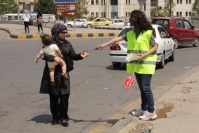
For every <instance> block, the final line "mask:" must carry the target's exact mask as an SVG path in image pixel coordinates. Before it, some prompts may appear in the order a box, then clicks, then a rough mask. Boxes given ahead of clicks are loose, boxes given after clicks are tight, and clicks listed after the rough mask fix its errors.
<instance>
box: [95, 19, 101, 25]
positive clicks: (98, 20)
mask: <svg viewBox="0 0 199 133" xmlns="http://www.w3.org/2000/svg"><path fill="white" fill-rule="evenodd" d="M99 22H100V19H99V18H98V19H96V20H95V21H94V26H99Z"/></svg>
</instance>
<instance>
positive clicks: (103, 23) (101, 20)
mask: <svg viewBox="0 0 199 133" xmlns="http://www.w3.org/2000/svg"><path fill="white" fill-rule="evenodd" d="M106 24H107V23H106V19H103V18H101V19H100V22H99V25H100V26H105V25H106Z"/></svg>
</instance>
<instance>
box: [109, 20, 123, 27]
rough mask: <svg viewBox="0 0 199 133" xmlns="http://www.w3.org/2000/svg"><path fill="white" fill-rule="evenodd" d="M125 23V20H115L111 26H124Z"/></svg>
mask: <svg viewBox="0 0 199 133" xmlns="http://www.w3.org/2000/svg"><path fill="white" fill-rule="evenodd" d="M124 24H125V21H124V20H123V19H114V20H113V24H110V26H124Z"/></svg>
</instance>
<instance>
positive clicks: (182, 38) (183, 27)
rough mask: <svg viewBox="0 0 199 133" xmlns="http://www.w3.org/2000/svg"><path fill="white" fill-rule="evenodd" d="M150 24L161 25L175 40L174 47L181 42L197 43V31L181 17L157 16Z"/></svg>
mask: <svg viewBox="0 0 199 133" xmlns="http://www.w3.org/2000/svg"><path fill="white" fill-rule="evenodd" d="M152 24H158V25H161V26H162V27H163V28H164V29H166V31H167V32H168V33H169V35H170V36H172V37H173V39H174V41H175V48H178V46H179V45H183V44H192V45H193V46H194V47H198V45H199V32H198V31H197V30H195V29H194V28H195V27H194V26H192V25H191V23H190V22H189V21H188V20H186V19H185V18H183V17H157V18H153V19H152Z"/></svg>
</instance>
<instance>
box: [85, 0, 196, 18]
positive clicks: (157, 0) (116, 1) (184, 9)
mask: <svg viewBox="0 0 199 133" xmlns="http://www.w3.org/2000/svg"><path fill="white" fill-rule="evenodd" d="M138 1H144V0H90V1H89V3H88V5H87V7H88V11H89V14H88V15H87V17H91V16H93V17H96V16H99V17H107V18H118V17H123V18H128V17H129V13H130V12H131V11H132V10H134V9H139V8H140V4H139V2H138ZM167 1H170V0H146V3H145V4H144V5H143V6H142V10H143V11H144V12H145V13H146V16H147V17H150V12H151V10H152V9H153V8H154V7H156V6H162V7H164V6H165V3H166V2H167ZM173 2H174V3H175V5H176V6H175V7H174V11H173V16H181V17H190V16H191V12H192V11H191V9H192V5H193V3H194V2H195V0H173Z"/></svg>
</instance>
